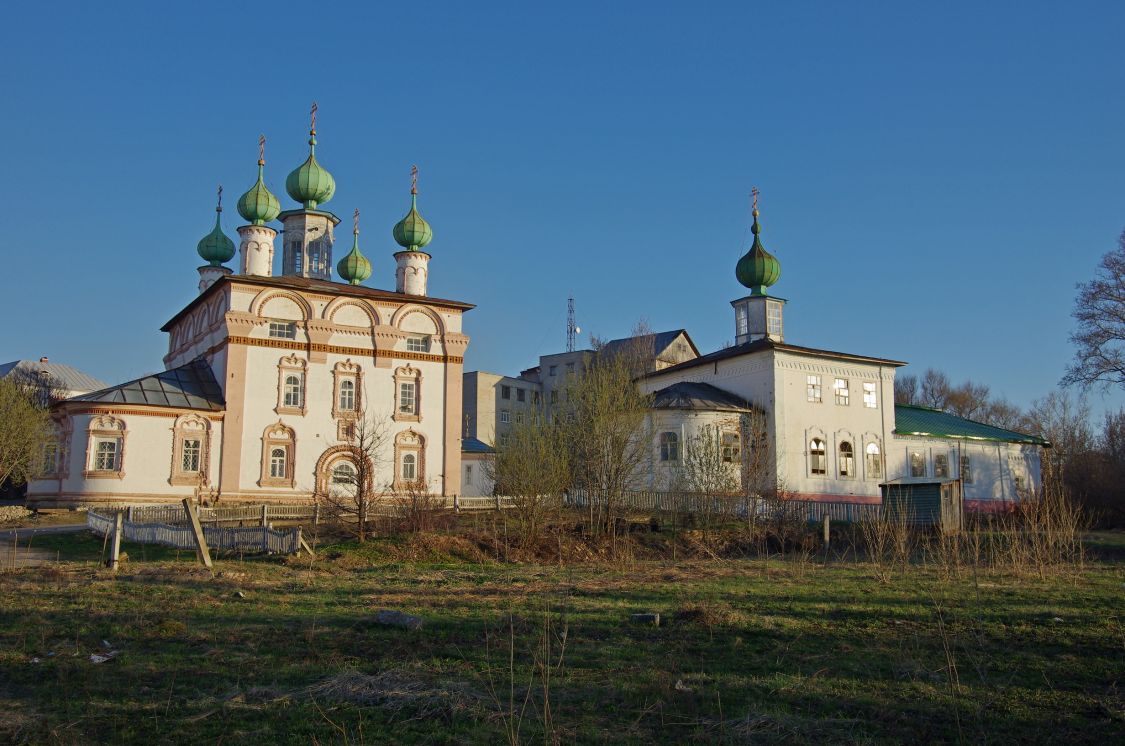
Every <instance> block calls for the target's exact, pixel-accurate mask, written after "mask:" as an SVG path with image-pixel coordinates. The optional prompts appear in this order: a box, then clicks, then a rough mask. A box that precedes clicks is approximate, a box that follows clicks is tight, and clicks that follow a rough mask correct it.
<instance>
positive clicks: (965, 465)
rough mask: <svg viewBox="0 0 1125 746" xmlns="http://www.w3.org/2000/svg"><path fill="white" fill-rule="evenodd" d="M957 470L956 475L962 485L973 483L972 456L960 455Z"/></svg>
mask: <svg viewBox="0 0 1125 746" xmlns="http://www.w3.org/2000/svg"><path fill="white" fill-rule="evenodd" d="M957 468H958V469H959V471H958V473H957V475H958V477H960V479H961V482H962V483H963V484H972V483H973V456H972V454H970V453H962V454H961V457H960V458H959V459H958V464H957Z"/></svg>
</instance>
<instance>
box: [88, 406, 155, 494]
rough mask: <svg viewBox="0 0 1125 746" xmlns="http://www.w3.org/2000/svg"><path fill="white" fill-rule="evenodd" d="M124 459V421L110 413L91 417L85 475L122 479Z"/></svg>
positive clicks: (96, 477) (95, 477)
mask: <svg viewBox="0 0 1125 746" xmlns="http://www.w3.org/2000/svg"><path fill="white" fill-rule="evenodd" d="M124 461H125V423H124V421H122V420H120V419H118V418H116V417H113V416H112V415H108V414H107V415H98V416H96V417H94V418H93V419H91V420H90V426H89V440H88V441H87V445H86V471H85V474H84V476H86V477H90V478H94V479H103V478H110V479H121V478H123V477H124V476H125V472H124V471H123V469H122V465H123V463H124ZM173 463H174V462H173Z"/></svg>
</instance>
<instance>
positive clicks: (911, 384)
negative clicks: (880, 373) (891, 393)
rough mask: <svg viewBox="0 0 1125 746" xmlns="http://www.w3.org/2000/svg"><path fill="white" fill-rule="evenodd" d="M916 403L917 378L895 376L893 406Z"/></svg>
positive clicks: (912, 376) (913, 376)
mask: <svg viewBox="0 0 1125 746" xmlns="http://www.w3.org/2000/svg"><path fill="white" fill-rule="evenodd" d="M917 403H918V376H915V375H904V376H898V375H896V376H895V404H917Z"/></svg>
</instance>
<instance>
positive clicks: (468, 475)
mask: <svg viewBox="0 0 1125 746" xmlns="http://www.w3.org/2000/svg"><path fill="white" fill-rule="evenodd" d="M465 484H467V485H470V486H472V484H473V465H472V464H466V465H465Z"/></svg>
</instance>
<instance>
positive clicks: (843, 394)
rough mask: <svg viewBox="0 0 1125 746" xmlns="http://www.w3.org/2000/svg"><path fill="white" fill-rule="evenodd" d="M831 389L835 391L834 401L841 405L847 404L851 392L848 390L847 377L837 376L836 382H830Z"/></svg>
mask: <svg viewBox="0 0 1125 746" xmlns="http://www.w3.org/2000/svg"><path fill="white" fill-rule="evenodd" d="M832 390H833V391H834V392H836V403H837V404H839V405H840V406H841V407H846V406H848V401H849V398H850V397H851V392H850V391H848V379H846V378H837V379H836V382H835V383H833V384H832Z"/></svg>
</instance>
